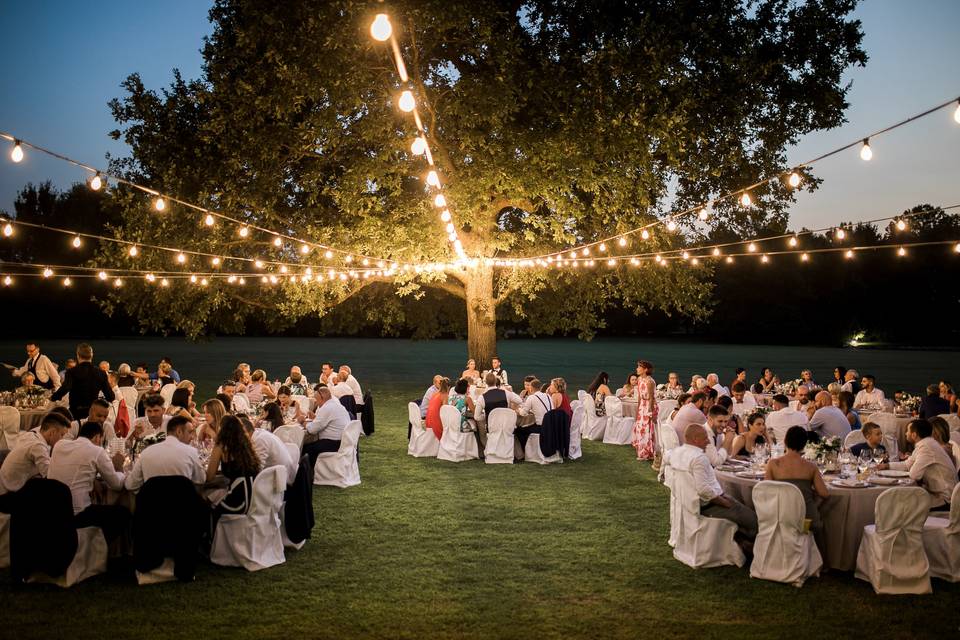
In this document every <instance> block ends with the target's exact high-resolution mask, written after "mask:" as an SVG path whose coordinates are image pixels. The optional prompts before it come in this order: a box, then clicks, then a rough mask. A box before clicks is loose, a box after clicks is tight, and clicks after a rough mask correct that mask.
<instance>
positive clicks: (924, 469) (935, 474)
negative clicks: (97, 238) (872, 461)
mask: <svg viewBox="0 0 960 640" xmlns="http://www.w3.org/2000/svg"><path fill="white" fill-rule="evenodd" d="M932 436H933V426H932V425H931V424H930V423H929V422H928V421H927V420H921V419H917V420H912V421H911V422H910V424H908V425H907V442H909V443H911V444H913V453H911V454H910V457H909V458H907V459H906V460H905V461H903V462H890V463H882V464H879V465H877V470H878V471H882V470H884V469H896V470H899V471H909V472H910V479H911V480H913V481H914V482H916V483H917V484H919V485H922V486H923V488H924V489H926V490H927V492H929V493H930V499H931V506H932V507H934V508H937V507H942V506H944V505H949V504H950V494H951V492H952V491H953V487H954V485H956V484H957V467H956V466H955V465H954V464H953V460H951V459H950V456H949V455H947V452H946V451H944V450H943V447H942V446H940V444H939V443H938V442H937V441H936V440H934V439H933V437H932Z"/></svg>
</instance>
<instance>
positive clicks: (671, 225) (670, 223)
mask: <svg viewBox="0 0 960 640" xmlns="http://www.w3.org/2000/svg"><path fill="white" fill-rule="evenodd" d="M676 230H677V223H676V222H674V221H673V220H668V221H667V231H676Z"/></svg>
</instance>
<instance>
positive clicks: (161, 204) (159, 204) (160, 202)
mask: <svg viewBox="0 0 960 640" xmlns="http://www.w3.org/2000/svg"><path fill="white" fill-rule="evenodd" d="M153 208H154V209H156V210H157V211H163V210H164V209H166V208H167V203H166V201H165V200H164V199H163V198H157V199H156V200H154V201H153Z"/></svg>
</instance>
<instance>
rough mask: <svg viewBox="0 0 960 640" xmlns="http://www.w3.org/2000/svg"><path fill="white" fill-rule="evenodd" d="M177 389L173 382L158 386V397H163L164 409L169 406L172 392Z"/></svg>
mask: <svg viewBox="0 0 960 640" xmlns="http://www.w3.org/2000/svg"><path fill="white" fill-rule="evenodd" d="M176 390H177V385H175V384H172V383H171V384H165V385H163V386H162V387H160V397H161V398H163V408H164V409H166V408H167V407H169V406H170V402H172V401H173V392H174V391H176Z"/></svg>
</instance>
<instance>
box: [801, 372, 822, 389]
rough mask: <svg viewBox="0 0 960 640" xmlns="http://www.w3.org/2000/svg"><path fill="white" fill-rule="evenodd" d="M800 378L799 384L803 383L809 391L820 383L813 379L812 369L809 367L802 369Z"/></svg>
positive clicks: (818, 386) (817, 387)
mask: <svg viewBox="0 0 960 640" xmlns="http://www.w3.org/2000/svg"><path fill="white" fill-rule="evenodd" d="M800 380H801V384H803V385H805V386H806V387H807V389H809V390H811V391H814V390H816V389H819V388H820V385H818V384H817V383H816V382H815V381H814V379H813V371H811V370H810V369H804V370H803V371H801V372H800Z"/></svg>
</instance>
